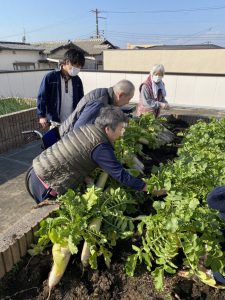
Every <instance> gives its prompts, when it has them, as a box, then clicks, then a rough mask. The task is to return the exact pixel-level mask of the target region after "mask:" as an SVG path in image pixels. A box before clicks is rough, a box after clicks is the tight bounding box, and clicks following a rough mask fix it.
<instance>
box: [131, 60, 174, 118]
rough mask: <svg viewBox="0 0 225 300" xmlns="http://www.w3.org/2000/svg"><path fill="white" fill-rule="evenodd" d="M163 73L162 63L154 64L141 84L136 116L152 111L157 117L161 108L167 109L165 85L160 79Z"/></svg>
mask: <svg viewBox="0 0 225 300" xmlns="http://www.w3.org/2000/svg"><path fill="white" fill-rule="evenodd" d="M164 73H165V70H164V66H163V65H154V66H153V68H152V70H151V72H150V75H149V76H148V78H147V79H146V81H145V82H143V83H142V84H141V86H140V88H139V91H140V100H139V103H138V106H137V116H140V115H141V114H143V113H144V112H152V113H153V114H154V115H155V117H156V118H157V117H158V116H159V114H160V109H161V108H162V109H169V105H168V103H167V101H166V100H165V96H166V90H165V85H164V83H163V81H162V78H163V76H164Z"/></svg>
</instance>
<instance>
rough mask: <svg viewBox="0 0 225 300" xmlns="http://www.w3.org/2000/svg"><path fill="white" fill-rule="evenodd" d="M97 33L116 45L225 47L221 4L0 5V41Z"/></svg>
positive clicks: (165, 0)
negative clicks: (204, 45) (203, 45)
mask: <svg viewBox="0 0 225 300" xmlns="http://www.w3.org/2000/svg"><path fill="white" fill-rule="evenodd" d="M96 8H97V9H98V10H99V11H100V14H99V16H100V17H102V18H99V30H100V34H101V35H103V36H104V37H105V38H107V39H108V40H109V41H110V42H112V43H113V44H115V45H117V46H119V47H126V45H127V43H135V44H196V43H209V42H210V43H214V44H218V45H220V46H225V0H195V1H194V0H188V1H181V0H159V1H152V0H143V1H137V0H135V1H134V0H130V1H125V0H124V1H123V0H112V1H106V0H105V1H103V0H98V1H95V0H90V1H88V0H80V1H75V0H66V1H56V0H38V1H34V0H20V1H18V0H7V1H3V0H2V3H1V12H0V20H1V23H0V24H1V26H0V41H21V39H22V36H23V33H24V31H25V36H26V41H27V42H30V43H32V42H38V41H54V40H65V41H66V40H69V39H70V40H74V39H78V38H81V39H84V38H89V37H90V36H95V34H96V26H95V14H94V13H92V12H91V10H95V9H96Z"/></svg>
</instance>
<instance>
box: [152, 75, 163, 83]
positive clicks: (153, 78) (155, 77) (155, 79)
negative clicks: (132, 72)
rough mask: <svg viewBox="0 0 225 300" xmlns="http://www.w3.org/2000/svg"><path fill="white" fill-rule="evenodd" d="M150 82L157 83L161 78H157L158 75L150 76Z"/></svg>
mask: <svg viewBox="0 0 225 300" xmlns="http://www.w3.org/2000/svg"><path fill="white" fill-rule="evenodd" d="M152 80H153V81H154V82H155V83H159V82H160V81H161V80H162V76H159V75H153V76H152Z"/></svg>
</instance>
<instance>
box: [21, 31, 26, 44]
mask: <svg viewBox="0 0 225 300" xmlns="http://www.w3.org/2000/svg"><path fill="white" fill-rule="evenodd" d="M22 43H26V33H25V28H24V29H23V36H22Z"/></svg>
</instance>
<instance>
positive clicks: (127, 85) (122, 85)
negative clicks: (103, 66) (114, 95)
mask: <svg viewBox="0 0 225 300" xmlns="http://www.w3.org/2000/svg"><path fill="white" fill-rule="evenodd" d="M134 90H135V86H134V85H133V83H132V82H131V81H129V80H126V79H123V80H120V81H119V82H117V83H116V84H115V85H114V86H113V91H114V92H122V93H124V94H125V95H126V96H131V95H132V94H133V93H134Z"/></svg>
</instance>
